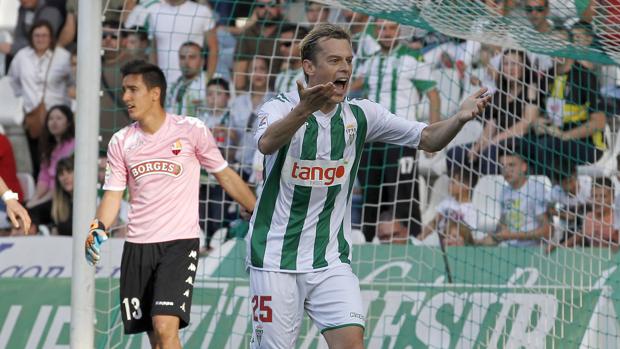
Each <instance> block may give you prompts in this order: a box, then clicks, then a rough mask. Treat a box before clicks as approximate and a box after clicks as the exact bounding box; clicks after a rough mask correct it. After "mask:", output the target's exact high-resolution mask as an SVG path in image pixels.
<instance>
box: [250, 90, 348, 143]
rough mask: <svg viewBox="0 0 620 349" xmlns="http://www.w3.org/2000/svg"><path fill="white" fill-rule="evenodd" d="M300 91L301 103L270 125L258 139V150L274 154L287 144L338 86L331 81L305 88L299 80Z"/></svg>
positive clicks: (329, 98)
mask: <svg viewBox="0 0 620 349" xmlns="http://www.w3.org/2000/svg"><path fill="white" fill-rule="evenodd" d="M297 90H298V91H299V104H298V105H297V106H296V107H295V108H293V110H291V112H290V113H288V115H286V116H285V117H284V118H282V119H280V120H278V121H276V122H274V123H273V125H271V126H269V127H268V128H267V130H265V133H263V136H262V137H261V138H260V140H259V141H258V150H260V152H261V153H263V154H265V155H269V154H273V153H275V152H276V151H278V150H279V149H280V148H282V147H283V146H284V145H285V144H287V143H288V142H289V141H290V140H291V138H293V135H294V134H295V132H297V130H298V129H299V128H300V127H301V125H303V124H304V123H305V122H306V120H308V117H309V116H310V115H312V113H314V112H315V111H317V110H319V109H321V108H322V107H323V106H324V105H325V104H326V103H328V102H329V101H330V100H331V98H332V96H333V95H334V93H336V87H335V86H334V84H333V83H331V82H329V83H327V84H323V85H316V86H312V87H309V88H304V86H303V84H302V83H301V81H299V80H297Z"/></svg>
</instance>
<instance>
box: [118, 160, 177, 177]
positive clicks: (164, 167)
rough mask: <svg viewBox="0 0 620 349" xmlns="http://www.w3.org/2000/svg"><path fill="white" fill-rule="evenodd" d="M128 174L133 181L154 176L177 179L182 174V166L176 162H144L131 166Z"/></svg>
mask: <svg viewBox="0 0 620 349" xmlns="http://www.w3.org/2000/svg"><path fill="white" fill-rule="evenodd" d="M129 172H130V173H131V176H132V177H133V179H134V180H138V179H140V178H142V177H144V176H149V175H156V174H163V175H167V176H171V177H178V176H180V175H181V173H183V165H181V164H180V163H178V162H176V161H170V160H164V159H154V160H145V161H142V162H139V163H137V164H135V165H132V166H131V167H130V168H129Z"/></svg>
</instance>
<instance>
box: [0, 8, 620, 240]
mask: <svg viewBox="0 0 620 349" xmlns="http://www.w3.org/2000/svg"><path fill="white" fill-rule="evenodd" d="M76 3H77V0H66V1H59V0H20V4H21V6H20V7H19V12H18V13H17V18H18V20H17V25H16V27H15V28H14V30H13V31H12V40H5V41H3V42H0V55H4V57H5V58H6V62H7V63H6V65H5V71H0V77H2V80H0V81H3V83H4V82H6V84H5V85H9V86H10V87H11V88H10V89H7V88H3V89H2V91H3V92H0V93H3V94H4V95H2V96H0V99H1V100H9V99H14V98H17V97H19V98H21V101H22V106H23V112H24V122H23V124H21V123H20V124H19V125H17V124H15V123H11V122H8V121H5V120H0V121H1V123H2V124H3V125H2V126H3V128H2V132H1V133H0V177H1V178H3V179H4V181H5V182H6V183H7V185H8V187H9V188H11V189H12V190H13V191H14V192H17V193H19V197H20V200H21V201H22V202H23V203H24V205H25V207H27V209H28V210H29V212H30V214H31V216H32V220H33V223H34V224H33V225H32V228H31V231H30V232H28V233H30V234H36V233H40V234H50V235H71V234H72V228H71V221H72V214H71V207H72V203H73V202H72V194H73V176H74V164H73V160H72V153H73V151H74V148H75V140H74V138H75V120H76V119H79V118H80V117H82V116H80V115H74V113H75V111H76V87H75V82H76V66H77V59H78V57H77V54H76V52H77V50H76V43H77V39H76V38H77V35H78V33H77V22H78V21H79V18H78V16H77V4H76ZM103 3H104V5H106V6H104V14H103V15H104V18H105V21H104V22H103V31H102V37H101V40H102V41H101V45H102V48H103V54H102V57H101V59H102V74H101V89H102V91H103V93H102V96H101V113H100V116H99V118H100V120H99V121H100V139H99V141H100V149H101V152H100V159H99V164H100V166H99V182H100V183H101V182H103V178H104V176H105V171H106V166H105V164H106V149H107V144H108V142H109V141H110V138H111V136H112V135H113V134H114V132H116V131H118V130H119V129H121V128H122V127H124V126H127V125H128V124H130V123H131V122H132V120H131V119H130V118H129V115H128V113H127V111H126V107H125V105H124V102H123V91H122V88H121V75H120V67H121V66H122V65H123V64H125V63H127V62H130V61H133V60H148V61H151V62H153V63H156V64H157V65H159V66H160V67H161V68H162V70H163V71H164V73H165V75H166V79H167V82H168V91H167V94H166V95H167V97H166V105H165V107H166V110H167V111H168V112H169V113H171V114H178V115H186V116H188V117H195V118H199V119H200V120H202V121H204V123H205V124H206V125H207V126H208V127H209V129H210V130H211V132H212V134H213V135H214V137H215V140H216V142H217V144H218V146H219V148H220V150H221V151H222V153H223V155H224V157H225V159H226V160H227V161H228V162H229V163H230V164H231V165H232V166H234V168H235V169H236V170H237V171H238V173H239V174H240V175H241V176H242V178H243V179H244V180H246V181H247V182H248V183H251V184H252V185H253V186H254V188H255V190H256V192H257V194H258V193H259V192H260V189H261V183H262V171H263V168H262V166H263V162H262V154H260V152H258V151H257V149H256V145H255V143H254V141H253V133H254V130H255V129H256V128H257V126H258V125H257V124H258V122H259V118H258V117H257V111H258V109H259V107H260V106H261V105H262V104H263V103H264V102H266V101H268V100H270V99H272V98H279V94H280V93H282V92H287V91H291V90H295V89H296V88H297V87H296V81H298V80H299V81H304V71H303V69H302V62H301V60H300V58H299V57H300V48H299V44H300V41H301V39H302V38H303V37H304V36H305V35H306V34H307V33H308V31H309V30H310V29H311V28H312V27H313V26H315V25H317V24H319V23H325V22H329V23H333V24H337V25H341V26H343V27H345V28H347V29H348V30H349V31H350V33H351V35H352V38H353V45H354V47H353V49H354V52H355V59H354V61H353V64H352V69H353V71H352V78H351V81H350V82H349V83H350V92H349V96H350V97H351V98H357V97H363V98H369V99H370V100H373V101H375V102H378V103H380V104H382V105H383V106H384V107H386V108H388V109H389V110H390V111H391V112H393V113H395V114H396V115H398V116H399V117H403V118H408V119H411V120H419V121H424V122H427V123H433V122H437V121H439V120H441V119H442V118H446V117H448V116H450V115H452V114H453V112H454V111H455V110H456V108H458V104H459V103H460V101H461V98H462V97H463V96H467V95H469V94H470V93H471V92H472V91H474V90H475V89H477V88H478V87H480V86H485V87H487V88H488V89H489V90H490V92H491V93H492V94H493V97H492V103H491V106H490V107H489V108H487V110H486V112H485V114H484V117H483V118H480V119H479V120H476V121H472V122H471V125H466V127H465V128H464V129H463V131H462V132H461V134H460V135H459V136H458V137H457V140H455V142H454V143H453V144H452V145H451V146H450V147H449V149H447V150H445V151H441V152H439V153H434V154H427V153H423V152H417V151H416V150H415V149H410V148H405V147H397V146H392V145H387V144H383V143H372V144H368V145H367V147H366V148H365V150H364V154H363V157H362V160H361V165H360V170H359V173H358V179H357V181H356V183H355V185H354V190H353V193H354V194H353V197H352V200H353V202H354V209H353V212H352V217H351V218H352V221H353V223H354V227H356V228H357V229H356V232H357V233H358V234H357V236H356V239H357V240H358V241H357V242H360V243H361V242H364V241H367V242H375V243H402V244H408V243H412V244H428V245H436V244H442V243H445V244H446V245H484V246H487V245H501V246H506V245H507V246H523V247H525V246H541V245H544V247H545V248H546V249H547V250H548V251H552V250H553V249H554V248H556V247H558V246H567V247H570V246H596V247H612V248H617V247H618V245H619V244H620V237H619V235H618V234H619V229H620V209H619V208H620V187H619V185H620V154H618V150H619V149H620V147H618V146H617V145H616V143H617V142H618V141H617V140H616V138H617V137H616V136H615V133H616V132H617V130H616V127H615V126H616V121H617V117H618V115H619V114H620V107H619V106H620V68H619V67H618V66H617V65H609V66H603V65H600V64H596V63H593V62H590V61H587V60H580V59H575V58H558V57H551V56H547V55H544V54H540V53H533V52H526V51H519V50H515V49H504V48H502V47H496V46H491V45H487V44H480V43H478V42H475V41H468V40H463V39H457V38H452V37H448V36H445V35H443V34H441V33H438V32H429V31H425V30H421V29H417V28H412V27H405V26H403V25H399V24H398V23H396V22H392V21H388V20H384V19H378V18H372V17H369V16H368V15H365V14H362V13H357V12H352V11H349V10H344V9H340V8H337V7H331V6H327V5H325V4H322V3H318V2H312V1H284V0H256V1H253V2H243V1H233V0H213V1H195V2H194V1H189V0H142V1H138V0H111V1H104V2H103ZM480 3H481V4H486V6H488V10H489V11H497V12H499V13H501V14H504V12H506V11H508V10H506V8H505V7H498V6H500V5H498V3H500V2H499V1H493V0H487V1H480ZM501 3H502V4H504V5H502V6H505V3H510V4H512V5H511V6H512V7H511V8H510V11H511V12H512V13H513V15H514V14H515V13H517V14H520V15H521V17H522V18H523V23H522V25H523V26H527V27H528V28H531V29H533V30H534V31H536V32H537V34H536V35H537V36H536V37H540V38H545V40H557V41H565V42H571V43H572V44H573V45H575V46H583V47H596V45H598V40H597V36H596V33H595V31H594V28H593V25H592V23H591V22H592V18H591V14H589V12H590V11H589V10H588V9H586V11H585V12H583V14H582V15H581V17H577V18H574V16H570V15H567V14H566V13H563V12H561V11H560V12H559V13H558V12H557V11H556V12H555V13H554V12H553V5H554V4H555V3H556V2H554V1H551V0H523V1H516V0H515V1H508V2H501ZM0 40H2V36H0ZM5 85H3V86H5ZM13 94H14V96H13ZM610 166H611V167H610ZM614 193H616V194H614ZM200 199H201V200H200V202H201V207H200V217H201V222H200V224H201V228H202V229H203V231H204V232H205V237H206V239H205V247H204V251H208V249H209V245H210V243H211V238H212V237H214V236H216V238H217V239H225V238H232V237H241V236H243V235H244V234H245V232H246V230H247V223H246V222H245V221H243V220H242V219H239V218H238V217H239V213H238V207H237V205H236V204H233V203H232V200H231V199H230V198H228V197H227V196H226V194H225V193H224V192H223V190H222V189H221V187H220V186H218V185H216V184H215V181H214V180H213V178H210V177H209V176H208V175H207V174H206V172H204V175H203V176H202V178H201V191H200ZM488 202H491V204H490V205H489V204H488ZM4 209H5V207H4V206H3V203H2V202H0V211H2V210H4ZM496 209H498V210H499V214H495V213H494V212H493V211H494V210H496ZM128 210H129V208H128V207H127V205H125V206H124V207H123V208H122V209H121V215H120V217H119V219H118V220H119V221H118V223H117V224H116V227H113V229H112V232H113V233H114V235H115V236H123V232H124V230H123V225H124V222H126V220H127V212H128ZM1 220H2V222H0V227H2V229H3V230H2V231H3V233H2V235H20V234H24V233H25V232H24V231H22V230H19V229H11V228H10V226H9V224H8V221H7V222H5V219H4V218H1ZM222 234H223V235H222Z"/></svg>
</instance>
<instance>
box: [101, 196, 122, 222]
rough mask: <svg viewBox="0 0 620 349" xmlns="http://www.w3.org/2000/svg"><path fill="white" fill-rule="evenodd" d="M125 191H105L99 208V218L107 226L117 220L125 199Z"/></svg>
mask: <svg viewBox="0 0 620 349" xmlns="http://www.w3.org/2000/svg"><path fill="white" fill-rule="evenodd" d="M123 193H124V192H123V191H112V190H106V191H105V192H104V193H103V198H102V199H101V203H100V204H99V207H98V208H97V216H96V217H97V219H98V220H99V221H100V222H101V223H103V225H105V226H106V227H110V226H111V225H112V223H114V222H115V221H116V216H117V215H118V211H119V210H120V209H121V202H122V201H123Z"/></svg>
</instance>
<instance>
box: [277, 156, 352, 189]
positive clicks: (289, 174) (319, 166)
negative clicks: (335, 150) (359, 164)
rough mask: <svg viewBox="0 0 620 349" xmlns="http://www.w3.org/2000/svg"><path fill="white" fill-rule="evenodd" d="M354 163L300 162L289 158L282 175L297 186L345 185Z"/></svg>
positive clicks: (335, 161)
mask: <svg viewBox="0 0 620 349" xmlns="http://www.w3.org/2000/svg"><path fill="white" fill-rule="evenodd" d="M351 166H352V162H350V161H346V160H344V159H341V160H299V159H295V158H292V157H288V158H287V159H286V161H285V163H284V168H283V170H282V174H283V176H284V178H285V179H288V180H289V181H291V182H292V183H293V184H295V185H301V186H306V187H330V186H333V185H339V184H344V183H345V182H346V180H347V174H348V173H349V171H350V170H351Z"/></svg>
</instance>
